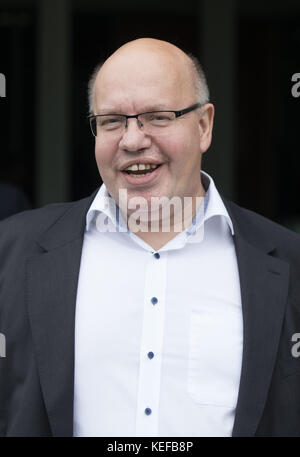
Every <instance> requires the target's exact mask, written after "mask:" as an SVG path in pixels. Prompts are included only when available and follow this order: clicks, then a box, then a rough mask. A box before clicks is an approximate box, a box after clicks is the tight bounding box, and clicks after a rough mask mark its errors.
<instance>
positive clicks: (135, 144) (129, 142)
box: [119, 118, 151, 152]
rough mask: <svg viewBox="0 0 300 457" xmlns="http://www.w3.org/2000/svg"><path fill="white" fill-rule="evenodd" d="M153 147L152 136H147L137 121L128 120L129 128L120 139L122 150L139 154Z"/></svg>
mask: <svg viewBox="0 0 300 457" xmlns="http://www.w3.org/2000/svg"><path fill="white" fill-rule="evenodd" d="M150 145H151V138H150V136H148V135H146V134H145V133H144V132H143V130H142V128H141V127H140V126H139V124H138V120H137V119H134V118H133V119H128V120H127V127H126V128H125V130H124V132H123V135H122V137H121V139H120V143H119V146H120V148H121V149H124V150H126V151H131V152H138V151H139V150H142V149H147V148H148V147H149V146H150Z"/></svg>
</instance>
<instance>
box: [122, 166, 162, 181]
mask: <svg viewBox="0 0 300 457" xmlns="http://www.w3.org/2000/svg"><path fill="white" fill-rule="evenodd" d="M162 166H163V164H162V163H160V164H153V163H148V164H141V163H135V164H132V165H130V166H128V167H127V168H125V169H124V170H121V172H122V174H123V176H124V177H125V179H126V181H127V182H128V183H129V184H135V185H138V184H148V183H150V182H152V181H153V180H154V179H155V178H156V177H157V176H159V174H160V172H161V169H162Z"/></svg>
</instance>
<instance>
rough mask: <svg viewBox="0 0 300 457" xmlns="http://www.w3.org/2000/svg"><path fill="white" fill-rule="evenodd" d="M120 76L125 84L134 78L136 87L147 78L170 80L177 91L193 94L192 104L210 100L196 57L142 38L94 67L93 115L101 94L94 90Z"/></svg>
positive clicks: (91, 89) (156, 41)
mask: <svg viewBox="0 0 300 457" xmlns="http://www.w3.org/2000/svg"><path fill="white" fill-rule="evenodd" d="M162 70H165V74H163V73H162ZM119 75H122V81H131V80H132V78H133V77H134V78H135V81H136V82H137V86H139V82H140V84H143V83H144V82H145V81H146V80H147V78H148V79H150V78H152V79H153V81H156V83H161V84H164V83H167V82H168V81H169V82H170V84H171V83H172V84H173V85H174V84H175V85H176V87H177V90H178V91H185V92H186V93H188V94H189V93H192V98H193V102H194V101H196V102H200V103H201V104H204V103H207V102H208V100H209V92H208V87H207V83H206V79H205V75H204V73H203V70H202V68H201V66H200V64H199V62H198V60H197V59H196V58H195V57H194V56H192V55H187V54H186V53H185V52H183V51H182V50H181V49H179V48H178V47H177V46H174V45H173V44H171V43H168V42H166V41H162V40H157V39H153V38H140V39H137V40H134V41H130V42H129V43H126V44H124V45H123V46H121V47H120V48H119V49H117V50H116V51H115V52H114V53H113V54H112V55H111V56H110V57H109V58H108V59H107V60H106V61H105V62H104V63H101V64H98V65H97V67H96V68H95V70H94V72H93V74H92V77H91V79H90V81H89V109H90V113H91V114H92V113H94V112H95V111H96V106H97V102H99V91H98V90H95V88H96V89H98V88H99V87H101V85H104V84H105V82H106V81H107V80H110V81H111V80H116V82H117V79H118V77H119ZM166 79H167V80H168V81H166ZM149 87H151V86H149ZM95 92H96V95H95ZM100 96H101V95H100ZM97 98H98V100H97Z"/></svg>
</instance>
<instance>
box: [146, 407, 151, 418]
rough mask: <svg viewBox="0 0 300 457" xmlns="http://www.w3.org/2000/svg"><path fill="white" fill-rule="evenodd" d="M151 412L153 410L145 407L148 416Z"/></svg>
mask: <svg viewBox="0 0 300 457" xmlns="http://www.w3.org/2000/svg"><path fill="white" fill-rule="evenodd" d="M151 413H152V411H151V409H150V408H146V409H145V414H147V416H149V414H151Z"/></svg>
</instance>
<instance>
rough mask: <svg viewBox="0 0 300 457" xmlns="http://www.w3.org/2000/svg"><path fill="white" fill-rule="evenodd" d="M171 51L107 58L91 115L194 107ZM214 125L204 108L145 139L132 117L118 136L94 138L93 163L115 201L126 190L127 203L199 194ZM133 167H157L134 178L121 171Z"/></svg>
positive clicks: (185, 73) (187, 78)
mask: <svg viewBox="0 0 300 457" xmlns="http://www.w3.org/2000/svg"><path fill="white" fill-rule="evenodd" d="M176 49H177V48H176ZM172 52H173V54H172ZM172 52H170V50H168V49H167V50H165V49H162V50H161V49H160V50H157V49H156V50H155V52H153V50H151V49H150V50H149V49H146V50H145V49H143V48H142V49H140V48H139V49H135V48H129V49H125V50H123V51H122V50H121V52H119V53H118V52H117V53H116V54H115V55H113V56H112V57H111V58H110V59H108V61H106V63H105V64H104V66H103V67H102V68H101V70H100V72H99V74H98V76H97V79H96V83H95V92H94V112H95V114H109V113H118V114H137V113H143V112H146V111H153V110H164V109H165V110H181V109H184V108H187V107H188V106H190V105H192V104H194V103H196V102H197V100H196V97H195V93H194V87H193V83H192V77H191V74H190V72H189V70H188V65H187V63H186V60H185V59H186V58H185V56H184V55H182V56H181V55H180V54H179V55H177V54H176V52H177V51H176V52H174V51H173V49H172ZM212 122H213V106H212V105H210V104H208V105H205V106H204V107H203V108H201V110H200V111H199V110H197V111H192V112H190V113H188V114H186V115H184V116H182V117H179V118H177V119H176V120H175V121H174V126H173V127H172V128H171V130H170V131H169V132H168V134H165V135H157V136H155V135H147V134H146V133H144V132H143V130H141V129H140V128H139V126H138V123H137V121H136V119H129V120H128V126H127V129H126V130H125V131H124V133H123V134H122V135H120V136H114V135H113V136H109V135H102V136H101V135H98V136H97V137H96V139H95V141H96V143H95V155H96V161H97V165H98V169H99V172H100V174H101V177H102V179H103V182H104V183H105V185H106V187H107V190H108V192H109V193H110V194H111V196H112V197H113V198H114V200H115V201H116V202H117V203H118V202H119V199H118V197H119V190H120V189H126V191H127V198H128V200H129V199H131V198H132V197H143V198H144V199H146V201H147V203H148V205H150V202H151V197H167V198H169V199H171V198H172V197H174V196H178V197H180V198H182V197H184V196H200V195H203V188H202V185H201V180H200V169H201V156H202V153H203V152H204V151H205V150H206V149H207V148H208V147H209V145H210V141H211V130H212ZM134 163H144V164H146V163H149V164H160V166H159V167H158V168H157V169H156V170H155V171H154V172H152V173H151V174H149V175H147V176H145V177H142V178H134V177H132V176H131V175H128V174H127V173H126V172H125V171H124V169H125V168H127V166H128V165H131V164H134ZM139 180H140V181H139ZM149 207H150V206H149ZM128 213H130V210H129V211H128Z"/></svg>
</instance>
